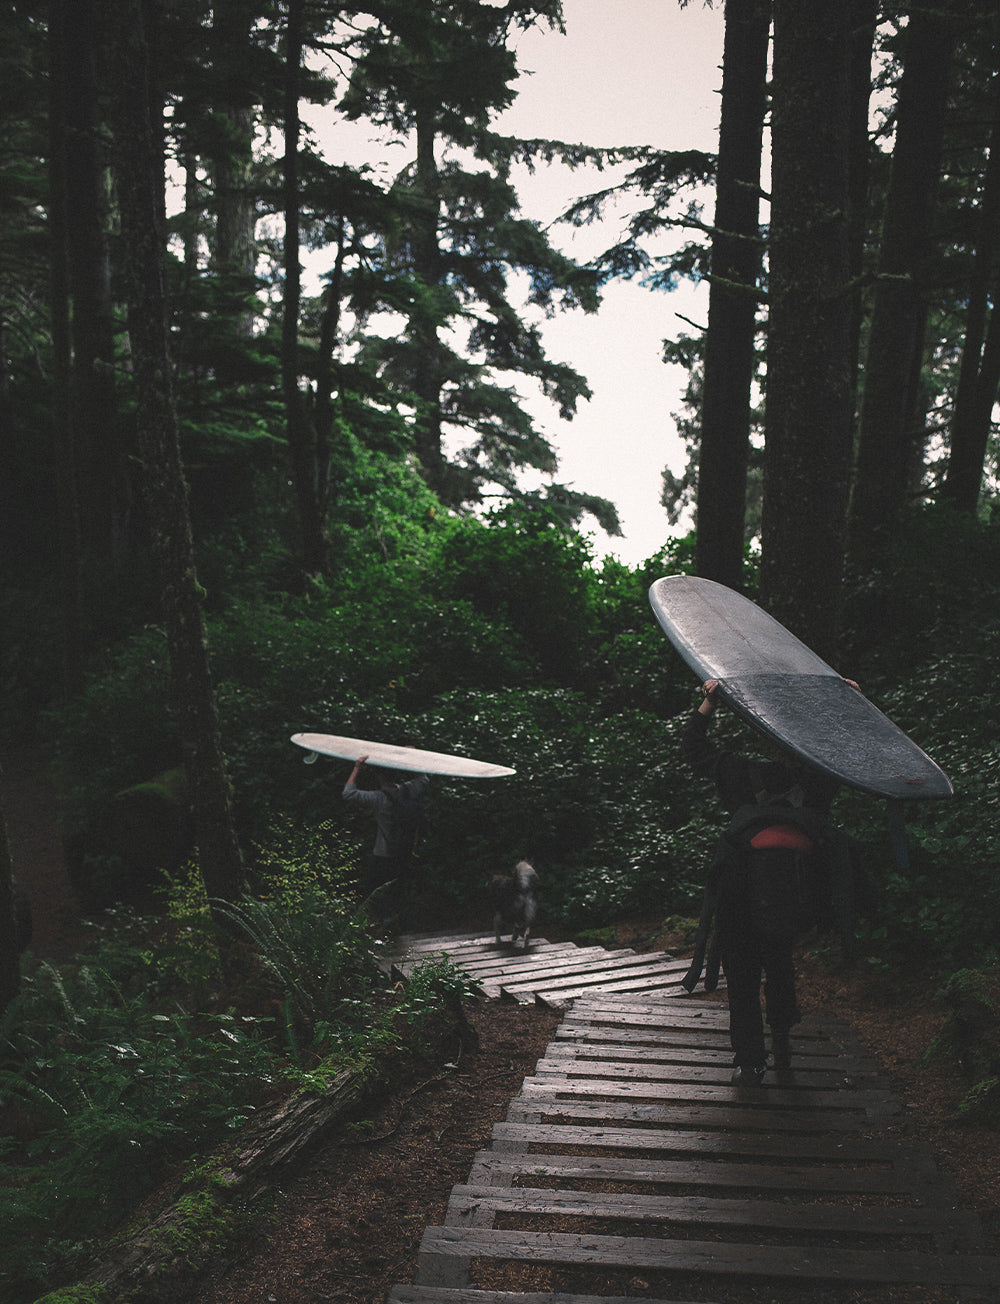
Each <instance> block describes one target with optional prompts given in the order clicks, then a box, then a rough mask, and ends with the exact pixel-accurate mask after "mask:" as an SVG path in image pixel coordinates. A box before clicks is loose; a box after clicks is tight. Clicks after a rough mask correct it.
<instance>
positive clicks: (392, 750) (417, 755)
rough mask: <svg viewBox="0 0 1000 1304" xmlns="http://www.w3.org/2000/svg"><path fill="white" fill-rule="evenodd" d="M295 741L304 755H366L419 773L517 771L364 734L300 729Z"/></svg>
mask: <svg viewBox="0 0 1000 1304" xmlns="http://www.w3.org/2000/svg"><path fill="white" fill-rule="evenodd" d="M292 742H293V743H295V745H296V746H297V747H302V748H304V749H305V751H306V752H307V753H308V755H307V756H305V757H304V758H303V759H304V760H306V761H309V760H315V759H316V758H317V757H318V756H332V757H334V758H336V759H337V760H341V761H356V760H358V759H359V758H360V757H362V756H364V757H365V758H366V764H368V765H376V766H378V767H379V768H380V769H383V770H409V771H413V772H415V773H417V774H439V775H447V776H450V777H451V778H455V779H499V778H502V777H503V776H504V775H508V774H514V773H515V771H514V770H512V769H510V768H509V767H508V766H506V765H491V764H490V763H489V762H488V761H474V760H472V759H471V758H469V757H467V756H452V755H450V754H449V753H447V752H426V751H421V750H420V749H419V748H417V747H399V746H397V745H396V744H395V743H375V742H366V741H365V739H363V738H344V737H342V736H341V735H339V734H322V733H297V734H292Z"/></svg>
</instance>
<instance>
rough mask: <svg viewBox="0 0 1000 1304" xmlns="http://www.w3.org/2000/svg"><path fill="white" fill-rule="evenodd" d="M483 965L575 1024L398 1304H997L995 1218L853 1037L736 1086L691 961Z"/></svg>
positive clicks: (566, 1028) (828, 1037)
mask: <svg viewBox="0 0 1000 1304" xmlns="http://www.w3.org/2000/svg"><path fill="white" fill-rule="evenodd" d="M481 940H482V939H479V941H481ZM483 949H484V948H483V947H481V946H478V945H477V944H476V942H475V941H474V940H470V941H469V943H468V946H467V948H466V950H465V951H464V953H463V954H464V955H465V956H466V958H467V961H468V966H469V968H468V972H470V973H471V972H473V970H474V968H475V966H484V967H481V968H479V970H478V973H479V975H480V976H479V978H478V979H477V981H482V982H484V984H488V985H489V989H490V990H499V991H500V992H501V993H502V994H503V995H505V996H507V997H508V998H509V999H512V1000H518V1001H525V1000H536V1001H538V1000H541V1001H551V1002H552V1003H554V1004H558V1003H560V1002H562V1001H563V1000H565V1001H566V1002H567V1003H568V1007H567V1009H566V1012H565V1014H564V1017H563V1018H562V1020H561V1022H560V1025H559V1028H558V1030H557V1032H556V1034H555V1036H554V1038H553V1040H552V1042H551V1044H550V1045H549V1046H548V1048H547V1049H546V1052H545V1055H544V1056H543V1057H542V1058H541V1059H540V1060H539V1061H538V1064H537V1066H536V1069H535V1072H534V1073H533V1074H530V1075H529V1076H528V1077H526V1078H525V1079H524V1082H523V1083H522V1086H521V1090H520V1092H519V1094H518V1095H517V1097H516V1098H515V1099H514V1100H512V1101H511V1104H510V1107H509V1109H508V1111H507V1117H506V1119H504V1120H503V1121H501V1122H498V1123H496V1124H495V1125H494V1127H493V1130H492V1134H491V1139H490V1146H489V1148H488V1149H486V1150H482V1151H480V1152H479V1153H478V1154H477V1155H476V1156H475V1159H474V1161H473V1163H472V1165H471V1171H470V1174H469V1179H468V1181H467V1182H465V1183H463V1184H461V1185H458V1186H456V1187H455V1188H454V1189H453V1191H452V1193H451V1198H450V1200H449V1203H448V1210H447V1214H446V1223H445V1225H444V1226H442V1227H430V1228H427V1229H426V1231H425V1233H424V1237H423V1241H422V1243H421V1248H420V1256H419V1264H418V1270H417V1278H416V1281H415V1282H414V1283H413V1285H410V1286H405V1285H399V1286H397V1287H396V1288H395V1289H394V1290H393V1292H392V1294H391V1295H390V1296H389V1304H627V1300H630V1299H632V1298H634V1297H635V1294H636V1293H638V1294H639V1295H641V1297H642V1298H643V1299H644V1300H645V1301H646V1304H685V1298H684V1297H685V1296H686V1295H688V1294H691V1295H698V1296H699V1298H700V1299H701V1301H702V1304H704V1301H705V1300H711V1299H714V1300H716V1301H717V1302H721V1301H723V1300H729V1299H731V1298H732V1297H733V1294H734V1292H736V1291H739V1290H740V1289H741V1288H742V1289H743V1290H746V1289H748V1288H750V1289H753V1290H757V1291H763V1292H764V1293H765V1294H766V1295H767V1297H768V1298H770V1297H771V1293H772V1292H773V1294H774V1296H775V1297H776V1298H777V1297H778V1296H779V1295H780V1298H781V1299H782V1300H785V1301H787V1300H789V1299H791V1298H792V1297H793V1296H794V1298H795V1299H796V1300H798V1299H799V1298H800V1288H801V1298H808V1294H809V1292H810V1291H811V1290H817V1291H818V1290H819V1289H820V1288H821V1287H822V1291H823V1297H824V1299H834V1298H835V1299H836V1300H838V1301H840V1300H843V1302H844V1304H847V1302H848V1301H849V1300H850V1301H860V1300H862V1299H864V1298H866V1295H865V1293H864V1292H865V1288H866V1286H867V1287H869V1288H874V1289H880V1288H882V1287H889V1286H892V1287H896V1288H898V1289H899V1290H903V1291H905V1289H906V1287H908V1286H912V1287H913V1288H914V1289H916V1288H917V1287H918V1286H926V1287H927V1288H938V1287H939V1288H941V1289H942V1290H946V1291H947V1293H948V1298H949V1300H952V1299H955V1300H957V1299H961V1300H963V1301H966V1300H971V1299H973V1298H974V1299H976V1300H983V1301H988V1302H989V1304H997V1294H996V1283H997V1282H1000V1260H998V1259H997V1258H995V1257H990V1256H987V1255H983V1254H980V1253H977V1249H978V1246H979V1242H980V1238H981V1228H980V1224H979V1220H978V1218H976V1217H975V1215H973V1214H971V1213H968V1212H963V1211H962V1210H960V1209H958V1208H957V1203H956V1200H955V1196H954V1192H953V1190H952V1188H951V1186H950V1185H949V1183H948V1181H947V1180H946V1179H945V1177H944V1176H943V1174H942V1173H941V1171H940V1170H939V1168H938V1166H937V1164H936V1163H935V1161H934V1158H933V1156H932V1154H931V1153H930V1152H929V1151H928V1150H927V1149H926V1148H925V1147H923V1146H920V1145H917V1144H916V1143H915V1142H914V1141H913V1140H912V1139H911V1138H909V1137H908V1136H907V1135H906V1119H905V1116H904V1114H903V1112H902V1110H901V1109H900V1106H899V1102H898V1101H897V1100H895V1098H894V1097H893V1095H892V1093H891V1091H890V1090H889V1088H888V1087H887V1085H886V1083H885V1081H884V1080H883V1079H882V1077H881V1076H880V1074H879V1072H878V1069H877V1066H876V1065H875V1063H874V1061H873V1059H872V1057H871V1055H870V1054H868V1052H867V1051H866V1050H865V1049H864V1048H863V1047H862V1046H861V1045H860V1044H859V1042H858V1039H857V1037H856V1035H855V1034H854V1032H853V1030H852V1029H851V1028H849V1027H847V1026H845V1025H844V1024H842V1023H841V1022H840V1021H838V1020H836V1019H828V1018H825V1017H810V1018H808V1019H806V1020H804V1021H803V1022H802V1023H801V1024H800V1025H798V1026H797V1027H796V1028H795V1030H794V1034H793V1042H792V1046H793V1054H792V1067H791V1069H790V1070H787V1071H783V1072H780V1073H778V1072H774V1071H773V1070H772V1071H769V1073H768V1075H767V1078H766V1079H765V1083H764V1085H762V1086H761V1087H759V1088H754V1089H752V1090H746V1089H740V1088H739V1087H735V1086H734V1085H733V1084H732V1082H731V1081H730V1075H731V1071H732V1063H731V1061H732V1050H731V1047H730V1042H729V1014H728V1010H727V1008H726V1004H725V1000H724V997H723V999H721V1000H720V999H718V997H717V996H716V997H712V996H706V995H705V994H703V993H699V994H698V995H697V996H689V995H688V994H687V993H683V994H681V990H682V989H679V988H678V986H677V984H678V980H679V977H680V976H682V975H683V972H684V970H685V968H686V965H685V962H684V961H683V960H680V961H678V960H674V959H671V958H670V957H668V956H665V955H656V956H642V955H639V956H633V955H631V954H630V953H625V952H604V951H601V952H600V954H598V955H593V954H590V955H580V954H579V953H573V952H570V953H554V954H548V953H546V952H543V953H541V954H536V955H531V954H530V953H529V955H528V956H520V955H517V956H513V957H511V956H500V955H499V954H498V953H497V952H496V950H495V948H494V949H493V952H492V954H489V953H487V954H485V955H484V954H483ZM519 962H520V965H519ZM619 984H622V985H625V986H627V985H629V984H633V985H635V986H636V988H637V990H634V991H626V990H619V989H618V985H619ZM535 1269H537V1270H538V1271H537V1272H535V1271H534V1270H535ZM505 1270H506V1272H507V1276H506V1277H505V1275H504V1273H505ZM651 1274H658V1275H656V1276H652V1275H651ZM646 1276H649V1278H650V1280H649V1281H645V1280H644V1277H646ZM587 1281H593V1284H594V1290H593V1292H592V1293H587V1290H586V1286H585V1285H582V1284H581V1283H585V1282H587ZM514 1282H518V1283H524V1284H525V1286H526V1289H525V1290H524V1291H523V1292H521V1291H517V1290H515V1289H513V1288H512V1285H511V1284H510V1283H514ZM693 1282H697V1290H694V1289H693V1288H692V1283H693ZM636 1283H638V1285H637V1286H636ZM570 1286H571V1287H572V1289H569V1287H570ZM634 1286H636V1289H635V1290H634V1289H633V1287H634ZM613 1290H617V1292H618V1293H617V1294H614V1293H611V1294H609V1291H613ZM574 1292H575V1293H574ZM755 1297H756V1296H755ZM894 1298H895V1296H894ZM687 1304H690V1300H688V1301H687Z"/></svg>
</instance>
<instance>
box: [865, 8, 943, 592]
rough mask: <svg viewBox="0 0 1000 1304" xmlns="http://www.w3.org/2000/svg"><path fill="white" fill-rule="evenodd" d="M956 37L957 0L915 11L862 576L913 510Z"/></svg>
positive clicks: (882, 263) (876, 366) (901, 111)
mask: <svg viewBox="0 0 1000 1304" xmlns="http://www.w3.org/2000/svg"><path fill="white" fill-rule="evenodd" d="M956 32H957V27H956V21H955V18H954V16H953V13H952V12H950V3H949V0H942V2H941V4H940V5H935V6H933V7H928V8H923V7H917V8H915V9H914V12H913V14H912V16H911V18H910V23H909V27H908V30H907V42H906V49H905V54H904V67H903V76H902V81H901V83H900V89H899V102H898V105H897V109H896V143H895V147H894V149H893V154H892V171H891V175H890V181H889V192H888V195H887V197H886V206H885V217H884V219H883V226H882V240H881V247H880V255H879V266H878V274H877V280H876V286H875V300H874V304H873V307H872V319H871V327H870V330H869V337H868V352H867V356H866V359H865V374H864V395H863V399H862V406H861V419H860V423H859V429H858V447H857V457H856V464H855V471H854V483H853V488H852V494H851V511H850V538H849V551H850V555H851V558H852V560H853V561H854V563H855V564H856V565H858V566H860V567H866V566H867V565H868V564H869V563H870V560H871V558H872V555H873V550H874V549H877V547H878V544H879V540H880V538H881V537H882V536H883V534H884V531H885V530H886V529H887V528H888V527H889V526H891V524H892V521H893V520H894V519H895V517H896V516H897V514H898V513H899V511H900V509H901V508H902V507H903V506H904V504H905V502H906V495H907V491H908V486H909V483H910V478H909V476H908V474H907V470H908V466H909V462H910V458H909V450H910V447H911V445H912V442H913V439H914V431H915V429H920V428H922V427H921V426H920V424H919V423H918V421H917V413H918V411H919V401H918V388H919V379H920V367H921V362H922V358H923V349H924V333H925V327H926V302H925V299H924V290H923V284H924V279H925V275H926V271H925V264H926V262H927V259H928V257H929V254H930V251H931V220H932V217H933V213H934V204H935V197H936V194H937V189H938V176H939V173H940V167H941V149H942V141H943V131H944V112H945V104H946V100H947V92H948V79H949V70H950V63H951V53H952V50H953V48H954V42H955V36H956Z"/></svg>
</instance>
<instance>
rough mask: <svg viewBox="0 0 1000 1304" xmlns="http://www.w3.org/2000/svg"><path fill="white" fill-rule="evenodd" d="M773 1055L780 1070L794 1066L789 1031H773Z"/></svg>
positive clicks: (775, 1065)
mask: <svg viewBox="0 0 1000 1304" xmlns="http://www.w3.org/2000/svg"><path fill="white" fill-rule="evenodd" d="M771 1056H772V1058H773V1060H774V1067H775V1068H776V1069H778V1070H779V1072H783V1071H785V1070H787V1069H790V1068H791V1067H792V1043H791V1039H790V1038H789V1036H788V1033H787V1032H772V1033H771Z"/></svg>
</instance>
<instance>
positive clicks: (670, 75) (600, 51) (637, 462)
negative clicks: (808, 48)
mask: <svg viewBox="0 0 1000 1304" xmlns="http://www.w3.org/2000/svg"><path fill="white" fill-rule="evenodd" d="M563 11H564V14H565V19H566V35H565V36H559V35H558V34H556V33H550V32H547V31H546V30H545V29H538V30H533V31H531V32H528V33H526V34H524V35H523V36H521V37H520V39H519V41H518V43H517V46H516V49H517V53H518V62H519V64H520V66H521V67H522V68H523V69H525V70H528V71H530V72H531V74H532V75H531V76H523V77H522V78H521V79H520V81H519V82H518V88H519V94H518V98H517V100H516V101H515V103H514V105H513V107H512V108H511V109H510V110H508V112H507V113H506V114H504V115H503V116H502V117H500V118H499V119H497V122H496V127H497V130H499V131H503V132H508V133H510V134H512V135H514V134H516V135H521V136H526V137H534V136H543V137H550V138H555V139H559V140H565V141H570V142H583V143H586V144H593V145H651V146H653V147H656V148H661V149H689V148H695V149H705V150H712V151H714V150H715V148H716V144H717V134H718V121H719V94H718V92H719V88H720V86H721V81H722V73H721V66H722V39H723V21H724V20H723V12H722V4H721V0H716V7H715V8H714V9H708V8H706V7H705V6H704V5H703V4H702V3H701V0H692V2H691V3H690V4H689V5H688V6H687V7H686V8H684V9H682V8H681V7H680V5H679V4H678V3H677V0H614V3H613V4H611V3H608V0H564V3H563ZM605 184H606V176H604V175H602V174H598V173H595V174H594V175H593V177H592V178H591V177H587V176H585V175H584V174H583V173H580V172H576V173H572V172H569V171H568V170H566V169H562V168H552V169H547V170H543V171H542V172H541V173H537V174H536V175H535V176H534V177H524V178H519V180H518V191H519V194H520V196H521V201H522V210H523V211H524V212H525V213H526V214H527V215H528V216H532V217H539V218H541V219H542V220H543V221H548V220H550V219H551V218H552V217H553V216H555V215H556V214H557V213H558V212H560V211H561V210H562V208H563V207H564V206H565V203H566V202H567V201H568V200H570V199H572V198H573V197H575V196H576V195H579V194H582V193H587V192H589V191H591V190H596V189H600V188H601V187H602V186H603V185H605ZM711 212H712V207H711V200H709V207H708V215H709V217H710V216H711ZM617 235H618V231H617V230H616V229H615V228H614V226H613V225H612V226H611V229H609V230H605V231H601V232H595V231H593V230H592V229H588V230H585V231H584V232H582V233H581V234H580V236H579V238H578V240H577V241H574V239H573V232H572V231H571V229H570V228H568V227H557V228H555V230H554V231H553V232H552V237H553V242H554V243H555V244H557V245H558V246H559V247H561V248H563V249H565V250H566V252H568V253H570V254H572V255H573V256H575V257H578V258H585V257H587V256H589V255H590V254H592V253H593V252H595V251H596V250H597V249H599V248H604V247H605V246H606V245H609V244H611V243H613V240H614V239H615V238H617ZM707 299H708V295H707V289H706V288H705V287H703V286H702V287H697V288H696V287H693V286H691V285H689V284H687V283H683V284H682V285H681V287H680V288H679V289H677V290H675V291H673V292H672V293H670V294H666V293H663V292H653V291H651V290H645V289H643V288H642V287H640V286H639V285H637V284H635V283H618V284H616V285H613V286H610V287H609V288H608V289H607V290H606V292H605V294H604V302H603V304H602V306H601V309H600V311H599V312H598V313H597V314H596V315H595V316H587V315H585V314H583V313H579V312H578V313H572V314H564V315H563V316H561V317H559V318H557V319H555V320H554V321H552V322H551V323H546V325H545V328H544V335H545V341H546V349H547V352H548V354H549V356H550V357H551V358H553V359H555V360H557V361H560V362H568V363H570V364H571V365H572V366H573V367H575V368H576V369H577V370H578V371H580V372H582V373H583V374H584V375H585V376H586V377H587V379H588V381H589V383H590V388H591V389H592V390H593V395H594V396H593V398H592V399H591V400H590V402H589V403H584V404H582V405H581V406H580V409H579V411H578V413H577V416H576V417H575V419H574V420H573V421H572V422H569V423H565V422H561V421H560V420H559V419H558V416H557V415H556V414H555V412H554V410H552V409H551V408H550V406H549V405H546V404H545V403H544V402H543V401H542V402H539V403H538V404H534V403H532V404H531V405H530V410H531V411H532V413H533V414H534V415H535V416H536V419H538V420H539V423H540V425H541V427H542V429H543V430H544V432H545V434H546V435H547V437H548V438H549V439H550V441H551V442H552V443H553V445H554V446H555V448H556V449H557V451H558V453H559V460H560V470H559V476H558V478H559V479H560V480H562V481H563V482H565V483H568V484H571V485H573V486H574V487H575V488H577V489H580V490H585V491H587V492H590V493H598V494H601V495H603V496H604V497H605V498H610V499H611V500H612V501H613V502H614V503H615V504H616V506H617V507H618V511H619V515H620V516H621V519H622V527H623V530H624V532H625V537H624V538H622V539H608V538H606V537H605V536H604V535H603V534H602V532H600V531H598V530H597V529H596V526H595V527H594V533H595V543H596V546H597V551H598V553H599V554H602V555H603V554H604V553H607V552H610V553H612V554H614V555H616V556H618V557H620V558H621V560H622V561H624V562H627V563H628V564H630V565H634V564H636V563H638V562H640V561H643V560H644V559H645V558H647V557H649V556H650V555H651V554H652V553H654V552H655V551H656V550H657V549H658V548H659V547H661V546H662V544H663V543H664V542H665V540H666V538H667V536H668V535H669V533H670V532H671V531H670V526H669V524H668V522H667V517H666V512H665V511H664V509H663V508H662V507H661V506H660V505H659V496H660V475H661V472H662V470H663V468H664V467H665V466H667V465H670V467H671V469H672V470H674V471H676V472H680V471H681V470H682V469H683V466H684V463H685V461H686V454H685V450H684V448H683V445H682V443H681V441H680V439H679V438H678V436H677V433H676V430H675V427H674V423H673V421H672V420H671V417H670V414H671V413H672V412H675V411H677V410H678V408H679V406H680V398H681V394H682V392H683V389H684V385H685V382H686V376H685V374H684V372H683V371H682V370H681V369H680V368H678V367H667V366H666V365H665V364H664V363H663V362H662V360H661V356H662V354H661V350H662V341H663V340H664V339H665V338H668V337H673V336H674V335H677V334H680V333H682V332H683V331H684V330H686V329H689V328H688V327H686V326H685V323H684V322H682V321H680V320H679V317H678V314H680V316H683V317H686V318H688V319H690V320H692V321H695V322H699V323H703V322H704V321H705V318H706V314H707ZM586 524H587V525H588V526H589V525H590V524H591V523H590V522H587V523H586Z"/></svg>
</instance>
